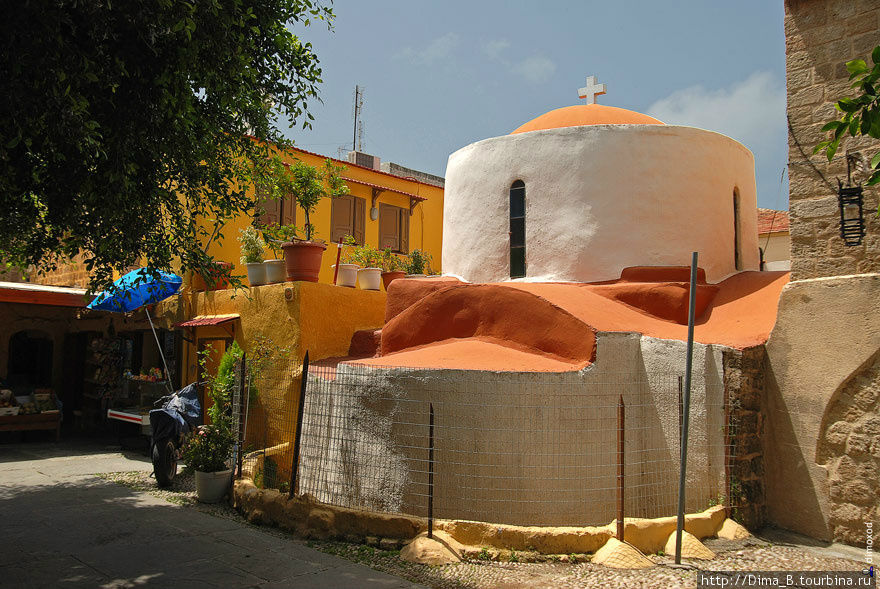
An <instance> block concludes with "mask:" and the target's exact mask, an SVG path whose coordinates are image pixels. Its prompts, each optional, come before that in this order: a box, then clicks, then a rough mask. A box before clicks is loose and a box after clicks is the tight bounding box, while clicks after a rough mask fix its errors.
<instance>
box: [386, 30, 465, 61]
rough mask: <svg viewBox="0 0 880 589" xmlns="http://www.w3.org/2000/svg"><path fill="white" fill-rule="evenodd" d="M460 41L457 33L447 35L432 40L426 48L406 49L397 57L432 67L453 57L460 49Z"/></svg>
mask: <svg viewBox="0 0 880 589" xmlns="http://www.w3.org/2000/svg"><path fill="white" fill-rule="evenodd" d="M458 40H459V39H458V35H457V34H456V33H452V32H450V33H446V34H445V35H442V36H440V37H437V38H436V39H434V40H432V41H431V42H429V43H428V44H427V45H425V46H424V47H420V48H416V49H413V48H412V47H406V48H405V49H404V50H403V51H401V52H400V53H398V54H397V57H399V58H402V59H405V60H407V61H409V62H411V63H414V64H416V65H431V64H434V63H437V62H438V61H442V60H444V59H446V58H447V57H449V56H450V55H452V52H453V50H455V48H456V47H458Z"/></svg>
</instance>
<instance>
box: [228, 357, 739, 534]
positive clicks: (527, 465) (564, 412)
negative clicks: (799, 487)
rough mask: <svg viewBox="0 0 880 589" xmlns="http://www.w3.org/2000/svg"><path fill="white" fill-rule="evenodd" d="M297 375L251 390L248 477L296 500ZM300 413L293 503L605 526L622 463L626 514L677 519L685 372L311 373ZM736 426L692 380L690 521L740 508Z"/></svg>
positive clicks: (288, 372)
mask: <svg viewBox="0 0 880 589" xmlns="http://www.w3.org/2000/svg"><path fill="white" fill-rule="evenodd" d="M300 374H301V368H300V366H294V367H290V368H287V367H285V368H283V369H282V368H281V367H279V368H278V369H277V370H272V371H266V372H264V373H263V374H262V375H261V376H260V378H259V379H257V381H255V382H254V383H253V384H254V386H255V388H256V389H257V390H258V391H259V392H258V393H257V394H254V392H253V390H252V391H251V394H250V402H249V403H250V404H249V407H248V412H247V425H246V446H245V448H246V450H248V449H249V450H250V451H249V452H247V453H246V454H245V456H244V465H245V466H244V472H245V475H246V476H251V477H252V478H254V480H255V482H256V483H257V484H258V485H261V486H266V487H274V488H278V489H281V490H284V491H286V490H290V480H291V478H290V475H291V467H292V464H293V463H294V458H293V446H294V442H295V437H294V436H295V433H296V432H295V430H296V419H297V410H298V404H299V398H300V394H301V393H302V390H301V388H300V384H301V383H300ZM304 399H305V402H304V406H303V424H302V432H301V442H300V454H299V462H298V464H299V468H298V472H297V483H296V486H297V488H296V489H295V491H296V492H298V493H308V494H310V495H313V496H314V497H315V498H317V499H318V500H320V501H322V502H325V503H330V504H334V505H339V506H345V507H354V508H364V509H369V510H374V511H382V512H388V513H401V514H410V515H416V516H427V515H428V509H429V504H432V505H433V515H434V516H435V517H438V518H449V519H464V520H477V521H488V522H494V523H507V524H517V525H556V526H558V525H604V524H606V523H608V522H610V521H611V520H613V519H614V518H615V517H616V515H617V512H618V508H619V506H618V505H617V497H618V486H619V483H620V482H621V481H620V479H619V478H618V467H619V464H620V460H621V459H622V460H623V464H624V467H623V471H622V473H623V475H624V476H623V479H622V484H623V488H624V490H625V493H624V496H625V501H624V504H623V511H624V513H625V516H626V517H660V516H669V515H674V514H675V513H676V508H677V500H678V477H679V457H680V441H679V440H680V427H681V409H680V407H681V379H680V375H679V374H673V373H657V374H645V373H640V374H632V373H627V374H614V373H608V372H601V371H599V370H596V369H594V368H588V369H586V370H584V371H580V372H570V373H512V372H511V373H488V372H478V371H460V370H442V371H441V370H425V369H409V368H400V367H377V366H367V365H359V364H340V365H338V366H312V367H310V369H309V371H308V376H307V379H306V387H305V391H304ZM621 402H622V403H623V406H624V412H625V426H624V427H623V428H622V430H621V428H620V427H619V423H620V422H619V419H618V410H619V406H620V403H621ZM431 408H433V412H434V431H433V463H429V455H430V452H431V447H430V435H429V419H430V418H429V416H430V411H431ZM728 413H729V412H728V403H727V399H726V394H725V390H724V386H723V383H722V378H721V375H720V374H695V375H694V379H693V387H692V395H691V429H690V438H689V446H688V447H689V456H688V468H687V494H686V497H687V502H686V509H687V510H688V511H689V512H693V511H698V510H702V509H705V508H706V507H708V506H709V505H712V504H715V503H717V502H722V501H724V500H725V498H726V497H728V496H729V485H730V476H729V467H730V464H731V460H732V458H733V457H732V451H731V443H730V440H731V437H732V435H733V433H734V432H733V431H732V426H731V424H730V423H729V419H728V418H727V415H728ZM620 435H622V436H623V445H622V448H623V450H624V451H623V453H622V454H619V453H618V443H619V436H620ZM431 467H433V469H432V468H431ZM431 470H433V487H431V486H429V475H430V471H431Z"/></svg>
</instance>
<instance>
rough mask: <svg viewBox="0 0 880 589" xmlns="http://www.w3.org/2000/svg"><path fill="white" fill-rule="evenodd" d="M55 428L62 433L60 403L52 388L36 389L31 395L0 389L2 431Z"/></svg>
mask: <svg viewBox="0 0 880 589" xmlns="http://www.w3.org/2000/svg"><path fill="white" fill-rule="evenodd" d="M28 430H54V431H55V439H56V441H57V440H58V438H59V436H60V434H61V411H60V403H59V402H58V399H57V398H56V397H55V393H54V392H53V391H52V389H36V390H34V392H33V394H30V395H18V396H15V395H13V393H12V391H11V390H9V389H3V390H0V431H28Z"/></svg>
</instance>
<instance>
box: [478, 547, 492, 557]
mask: <svg viewBox="0 0 880 589" xmlns="http://www.w3.org/2000/svg"><path fill="white" fill-rule="evenodd" d="M477 558H478V559H480V560H492V555H491V554H489V549H488V548H486V547H485V546H483V547H482V548H480V553H479V554H477Z"/></svg>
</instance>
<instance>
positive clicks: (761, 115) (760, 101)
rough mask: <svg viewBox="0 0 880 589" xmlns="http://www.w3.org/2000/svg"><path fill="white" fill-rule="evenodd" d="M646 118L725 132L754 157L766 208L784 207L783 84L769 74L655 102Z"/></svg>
mask: <svg viewBox="0 0 880 589" xmlns="http://www.w3.org/2000/svg"><path fill="white" fill-rule="evenodd" d="M647 114H649V115H651V116H652V117H656V118H658V119H660V120H661V121H663V122H664V123H667V124H671V125H688V126H691V127H700V128H702V129H708V130H710V131H717V132H719V133H723V134H725V135H727V136H729V137H732V138H733V139H736V140H737V141H739V142H740V143H742V144H743V145H745V146H746V147H748V148H749V149H750V150H751V151H752V153H753V154H754V155H755V168H756V172H757V181H758V195H759V196H763V199H764V200H765V203H764V205H762V206H778V207H781V208H785V205H784V198H782V197H781V196H779V195H782V196H785V193H787V190H785V186H784V185H782V186H780V182H779V175H780V170H782V169H784V167H785V165H786V159H787V155H788V154H787V143H786V142H787V136H788V135H787V133H788V129H787V128H786V122H785V121H786V118H785V84H784V82H783V81H782V80H780V79H778V78H777V77H776V76H774V75H773V74H771V73H769V72H755V73H753V74H752V75H750V76H749V77H748V78H746V79H745V80H744V81H742V82H738V83H736V84H734V85H732V86H731V87H729V88H722V89H717V90H709V89H706V88H704V87H703V86H699V85H698V86H691V87H690V88H685V89H683V90H679V91H677V92H674V93H672V94H670V95H669V96H667V97H666V98H663V99H661V100H658V101H657V102H655V103H654V104H652V105H651V106H650V107H649V108H648V111H647Z"/></svg>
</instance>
